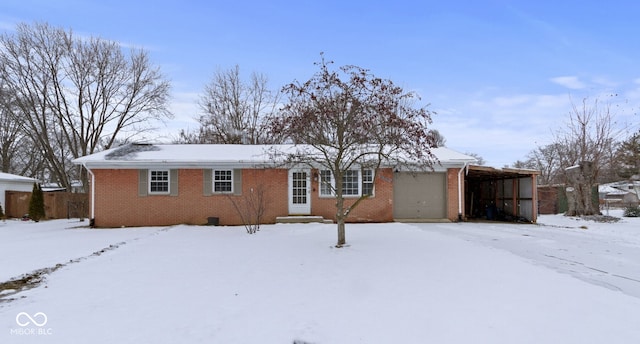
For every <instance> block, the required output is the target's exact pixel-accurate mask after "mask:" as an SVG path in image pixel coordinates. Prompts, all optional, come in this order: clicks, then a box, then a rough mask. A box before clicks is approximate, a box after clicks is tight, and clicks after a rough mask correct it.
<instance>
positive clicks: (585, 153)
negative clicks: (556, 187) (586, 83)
mask: <svg viewBox="0 0 640 344" xmlns="http://www.w3.org/2000/svg"><path fill="white" fill-rule="evenodd" d="M613 124H614V121H613V118H612V114H611V111H610V107H609V105H604V107H602V106H601V104H600V102H599V101H598V100H597V99H596V100H594V101H593V102H589V101H588V99H586V98H585V99H583V100H582V103H581V104H580V105H576V104H575V103H573V105H572V110H571V112H570V113H569V121H568V123H567V126H566V127H564V128H562V129H560V130H559V131H558V132H557V133H556V139H555V141H556V143H557V144H558V145H559V146H560V147H564V148H565V149H562V150H559V151H558V153H559V158H560V166H561V171H563V172H564V177H565V178H566V180H567V182H568V184H569V187H570V188H571V189H570V190H571V191H572V193H573V194H572V195H571V197H573V198H574V199H575V202H572V203H573V204H574V205H575V208H574V209H571V208H570V210H569V211H568V212H567V215H571V216H582V215H593V214H597V213H599V209H596V208H595V207H594V206H593V201H592V192H591V189H592V187H593V186H594V185H595V184H596V183H597V181H598V178H599V176H600V172H601V169H602V167H603V166H604V165H605V164H606V163H607V160H606V159H607V157H608V156H609V154H608V152H610V151H612V148H611V147H612V145H613V142H614V139H613V138H614V137H615V136H616V135H617V131H616V129H615V128H614V127H613Z"/></svg>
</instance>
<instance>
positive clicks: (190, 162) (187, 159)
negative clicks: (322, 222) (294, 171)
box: [73, 144, 476, 168]
mask: <svg viewBox="0 0 640 344" xmlns="http://www.w3.org/2000/svg"><path fill="white" fill-rule="evenodd" d="M296 147H299V146H295V145H235V144H128V145H125V146H120V147H117V148H112V149H109V150H106V151H102V152H99V153H95V154H91V155H87V156H84V157H81V158H78V159H75V160H74V161H73V162H74V163H75V164H79V165H85V166H86V167H88V168H127V167H129V168H136V167H138V166H143V165H144V166H155V165H157V166H166V167H170V166H175V167H202V166H207V165H216V166H219V165H228V166H250V165H257V164H265V163H277V162H278V161H277V159H276V158H275V155H274V152H285V153H286V152H291V153H293V152H294V151H295V149H296ZM432 153H433V154H434V155H435V157H436V158H437V159H438V160H439V161H440V163H441V164H443V165H446V164H449V165H463V164H464V163H472V162H475V161H476V158H474V157H472V156H469V155H466V154H462V153H460V152H456V151H454V150H452V149H449V148H445V147H440V148H434V149H432Z"/></svg>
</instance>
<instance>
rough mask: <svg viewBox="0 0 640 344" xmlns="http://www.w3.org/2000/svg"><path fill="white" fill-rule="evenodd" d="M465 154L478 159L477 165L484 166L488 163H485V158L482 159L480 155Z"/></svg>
mask: <svg viewBox="0 0 640 344" xmlns="http://www.w3.org/2000/svg"><path fill="white" fill-rule="evenodd" d="M464 154H466V155H469V156H472V157H474V158H476V165H484V164H485V163H486V162H485V161H484V158H483V157H481V156H480V154H478V153H471V152H465V153H464Z"/></svg>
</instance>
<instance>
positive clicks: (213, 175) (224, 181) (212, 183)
mask: <svg viewBox="0 0 640 344" xmlns="http://www.w3.org/2000/svg"><path fill="white" fill-rule="evenodd" d="M216 172H228V173H229V177H231V178H230V179H229V180H216ZM211 178H212V180H211V192H213V193H214V194H229V193H233V169H214V170H213V172H212V173H211ZM216 183H225V184H226V183H230V185H231V188H230V189H229V190H228V191H227V190H225V191H217V190H216Z"/></svg>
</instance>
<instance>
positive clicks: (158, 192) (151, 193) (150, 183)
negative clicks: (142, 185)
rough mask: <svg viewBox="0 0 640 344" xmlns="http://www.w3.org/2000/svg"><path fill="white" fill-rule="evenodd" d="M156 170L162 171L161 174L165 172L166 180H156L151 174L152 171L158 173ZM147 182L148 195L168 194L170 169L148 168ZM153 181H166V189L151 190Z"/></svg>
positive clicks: (169, 189) (169, 190) (169, 191)
mask: <svg viewBox="0 0 640 344" xmlns="http://www.w3.org/2000/svg"><path fill="white" fill-rule="evenodd" d="M158 172H162V173H163V174H164V173H166V175H167V180H156V179H155V178H157V177H154V176H153V174H154V173H158ZM148 180H149V182H148V186H149V194H150V195H168V194H170V193H171V171H170V170H165V169H153V170H149V179H148ZM153 183H163V184H164V183H166V184H167V191H153V190H152V187H151V185H152V184H153Z"/></svg>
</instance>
